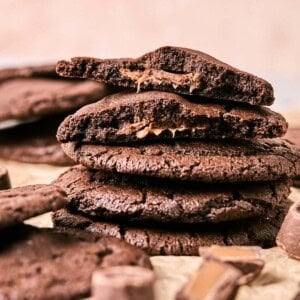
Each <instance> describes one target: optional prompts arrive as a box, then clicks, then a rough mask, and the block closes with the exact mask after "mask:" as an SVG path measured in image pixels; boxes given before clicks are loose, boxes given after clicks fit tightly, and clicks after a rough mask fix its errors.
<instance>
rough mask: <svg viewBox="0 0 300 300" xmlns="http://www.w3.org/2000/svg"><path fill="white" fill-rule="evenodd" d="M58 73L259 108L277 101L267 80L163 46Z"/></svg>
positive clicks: (75, 64) (65, 66)
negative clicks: (140, 54) (141, 53)
mask: <svg viewBox="0 0 300 300" xmlns="http://www.w3.org/2000/svg"><path fill="white" fill-rule="evenodd" d="M56 70H57V72H58V74H60V75H61V76H65V77H76V78H88V79H93V80H96V81H99V82H105V83H109V84H112V85H116V86H122V87H128V88H134V89H136V90H137V91H138V92H139V91H142V90H161V91H167V92H173V93H179V94H189V95H197V96H203V97H207V98H213V99H219V100H220V101H222V102H223V101H224V100H225V101H226V100H232V101H238V102H246V103H250V104H255V105H271V104H272V103H273V101H274V95H273V88H272V86H271V84H270V83H268V82H267V81H265V80H263V79H261V78H258V77H256V76H254V75H252V74H249V73H246V72H243V71H240V70H238V69H236V68H233V67H231V66H229V65H228V64H225V63H223V62H221V61H219V60H217V59H215V58H214V57H211V56H209V55H207V54H205V53H203V52H200V51H196V50H191V49H186V48H178V47H170V46H166V47H161V48H159V49H156V50H155V51H152V52H149V53H146V54H144V55H143V56H141V57H139V58H137V59H128V58H125V59H97V58H89V57H74V58H72V59H71V61H59V62H58V63H57V67H56ZM197 99H198V101H202V100H201V98H200V97H198V98H197Z"/></svg>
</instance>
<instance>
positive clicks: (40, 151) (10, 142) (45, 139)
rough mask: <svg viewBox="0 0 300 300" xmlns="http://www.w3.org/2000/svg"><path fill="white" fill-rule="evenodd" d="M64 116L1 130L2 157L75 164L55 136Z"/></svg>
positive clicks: (33, 161)
mask: <svg viewBox="0 0 300 300" xmlns="http://www.w3.org/2000/svg"><path fill="white" fill-rule="evenodd" d="M64 117H65V115H63V116H55V117H54V116H51V117H47V118H43V119H41V120H39V121H36V122H33V123H28V124H23V125H19V126H17V127H13V128H9V129H5V130H0V157H1V158H4V159H10V160H15V161H21V162H27V163H48V164H52V165H72V164H74V162H73V161H72V159H70V158H69V157H68V156H67V155H66V154H65V153H64V152H63V150H62V149H61V146H60V144H59V143H58V142H57V140H56V138H55V134H56V130H57V127H58V126H59V124H60V123H61V122H62V120H63V119H64Z"/></svg>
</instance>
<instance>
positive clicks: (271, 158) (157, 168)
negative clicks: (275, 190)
mask: <svg viewBox="0 0 300 300" xmlns="http://www.w3.org/2000/svg"><path fill="white" fill-rule="evenodd" d="M62 147H63V149H64V151H65V152H66V154H67V155H69V156H70V157H71V158H72V159H74V160H75V161H76V162H77V163H80V164H82V165H84V166H86V167H88V168H91V169H99V170H107V171H117V172H120V173H130V174H136V175H147V176H152V177H161V178H173V179H180V180H192V181H203V182H238V181H273V180H277V179H279V178H282V177H293V176H299V175H300V150H299V148H297V147H296V146H295V145H292V144H291V143H289V142H287V141H284V140H281V139H262V140H257V141H250V140H249V141H197V142H183V141H181V142H172V143H171V142H170V143H161V144H152V145H132V146H126V147H125V146H124V147H120V146H105V145H89V144H82V145H76V143H75V142H69V143H66V144H62Z"/></svg>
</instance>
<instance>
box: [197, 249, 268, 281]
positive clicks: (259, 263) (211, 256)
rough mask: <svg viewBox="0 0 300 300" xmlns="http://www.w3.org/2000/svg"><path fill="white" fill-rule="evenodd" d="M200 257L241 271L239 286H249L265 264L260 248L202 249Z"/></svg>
mask: <svg viewBox="0 0 300 300" xmlns="http://www.w3.org/2000/svg"><path fill="white" fill-rule="evenodd" d="M199 255H200V256H202V257H203V259H204V260H215V261H219V262H223V263H227V264H230V265H232V266H233V267H235V268H237V269H239V270H240V271H241V273H242V274H243V276H242V277H241V278H240V279H239V284H247V283H249V282H251V281H252V280H253V279H254V278H256V277H257V276H258V275H259V274H260V272H261V270H262V269H263V267H264V265H265V262H264V260H263V258H262V253H261V248H260V247H253V246H252V247H245V246H243V247H241V246H226V247H225V246H217V245H213V246H211V247H200V248H199Z"/></svg>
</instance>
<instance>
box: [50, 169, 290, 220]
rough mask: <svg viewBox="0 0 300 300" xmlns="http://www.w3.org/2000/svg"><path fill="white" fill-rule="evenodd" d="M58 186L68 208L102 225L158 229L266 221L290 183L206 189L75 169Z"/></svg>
mask: <svg viewBox="0 0 300 300" xmlns="http://www.w3.org/2000/svg"><path fill="white" fill-rule="evenodd" d="M53 184H55V185H57V186H59V187H60V188H62V189H63V190H64V191H65V192H66V193H67V197H68V208H69V209H70V210H71V211H79V212H81V213H84V214H86V215H90V216H93V217H97V218H99V219H101V220H108V221H111V220H114V221H124V222H135V221H138V222H139V223H141V222H143V223H144V224H147V223H149V222H154V223H181V224H182V226H184V223H185V224H187V223H189V224H194V223H204V222H212V223H218V222H222V221H230V220H236V219H244V218H251V217H257V216H263V215H266V214H268V213H269V211H270V210H272V209H274V207H280V206H282V205H283V204H284V201H285V199H287V197H288V195H289V193H290V189H289V188H290V182H289V181H288V180H282V181H275V182H256V183H254V184H253V183H237V184H213V185H208V184H204V185H201V184H199V183H190V182H178V181H172V180H162V179H151V178H146V177H137V176H130V175H126V174H125V175H124V174H117V173H106V172H102V171H93V170H87V169H86V168H85V167H83V166H75V167H72V168H70V169H69V170H67V171H66V172H64V173H63V174H62V175H60V176H59V177H58V179H56V180H55V181H54V182H53Z"/></svg>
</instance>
